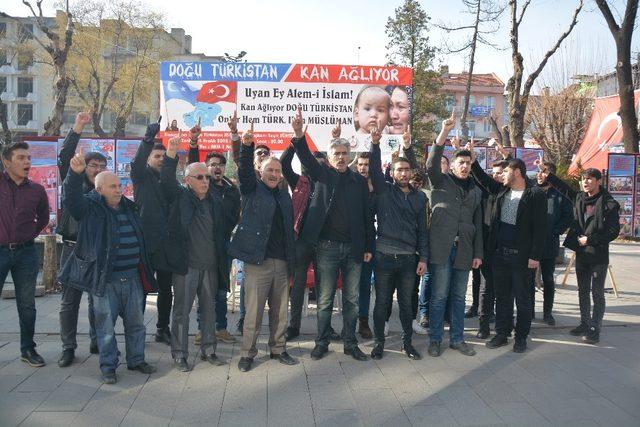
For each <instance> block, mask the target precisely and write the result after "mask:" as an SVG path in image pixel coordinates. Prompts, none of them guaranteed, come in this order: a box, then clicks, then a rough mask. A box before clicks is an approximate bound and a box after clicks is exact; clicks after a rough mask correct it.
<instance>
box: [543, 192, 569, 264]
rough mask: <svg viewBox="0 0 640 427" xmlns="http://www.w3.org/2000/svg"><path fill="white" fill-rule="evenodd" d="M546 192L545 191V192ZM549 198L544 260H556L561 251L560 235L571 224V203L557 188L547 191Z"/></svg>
mask: <svg viewBox="0 0 640 427" xmlns="http://www.w3.org/2000/svg"><path fill="white" fill-rule="evenodd" d="M543 191H544V190H543ZM545 194H546V196H547V238H546V240H545V242H544V252H543V255H542V258H545V259H555V258H556V257H557V256H558V252H559V249H560V235H561V234H563V233H564V232H565V231H566V230H567V228H568V227H569V225H570V224H571V218H572V216H573V214H572V210H571V203H570V202H569V201H568V200H567V199H566V198H564V197H563V196H562V194H560V192H559V191H558V190H556V189H555V188H549V189H547V190H546V191H545Z"/></svg>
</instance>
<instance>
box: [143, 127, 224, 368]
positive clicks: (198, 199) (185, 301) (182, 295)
mask: <svg viewBox="0 0 640 427" xmlns="http://www.w3.org/2000/svg"><path fill="white" fill-rule="evenodd" d="M179 144H180V139H179V138H174V139H171V140H170V141H169V147H168V148H167V152H166V154H165V158H164V160H163V163H162V169H161V170H160V182H161V184H162V190H163V192H164V195H165V197H166V199H167V201H168V202H169V203H170V204H171V209H170V213H169V221H168V224H167V230H166V233H165V235H164V237H163V240H162V243H161V247H160V249H158V252H156V257H157V258H156V261H158V264H159V265H163V266H164V268H166V270H167V271H171V272H172V273H173V291H174V300H173V313H172V319H171V355H172V357H173V361H174V366H175V367H176V369H177V370H178V371H181V372H187V371H189V370H190V369H191V367H190V366H189V364H188V363H187V360H188V358H189V342H188V339H189V313H190V312H191V308H192V307H193V301H194V299H195V297H196V295H197V296H198V301H199V304H200V318H201V329H202V338H201V342H200V359H201V360H203V361H207V362H209V363H211V364H212V365H216V366H219V365H222V364H223V363H224V362H222V361H221V360H220V359H218V357H217V356H216V336H215V331H214V323H215V304H214V296H215V294H216V292H217V290H218V277H219V273H220V272H221V271H226V274H229V273H228V267H227V266H228V262H227V249H226V245H225V242H227V241H228V238H229V233H230V230H229V227H227V226H226V221H225V220H224V214H223V212H222V202H221V200H220V197H219V196H218V194H217V193H214V192H211V191H209V184H210V180H211V174H210V172H209V170H208V168H207V166H206V165H205V164H204V163H191V164H190V165H188V166H187V168H186V170H185V177H184V182H185V184H186V186H184V187H183V186H181V185H179V184H178V180H177V179H176V168H177V166H178V156H177V152H178V147H179Z"/></svg>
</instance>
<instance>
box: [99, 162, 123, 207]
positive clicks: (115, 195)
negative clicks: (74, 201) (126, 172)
mask: <svg viewBox="0 0 640 427" xmlns="http://www.w3.org/2000/svg"><path fill="white" fill-rule="evenodd" d="M95 186H96V191H97V192H98V194H100V195H101V196H102V197H104V199H105V201H106V202H107V205H109V206H110V207H112V208H116V207H117V206H118V205H119V204H120V200H121V199H122V188H121V185H120V177H119V176H118V175H116V174H115V173H113V172H109V171H103V172H100V173H98V174H97V175H96V177H95Z"/></svg>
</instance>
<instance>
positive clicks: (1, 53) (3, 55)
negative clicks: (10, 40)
mask: <svg viewBox="0 0 640 427" xmlns="http://www.w3.org/2000/svg"><path fill="white" fill-rule="evenodd" d="M5 64H9V58H8V57H7V51H6V50H4V49H0V67H2V66H3V65H5Z"/></svg>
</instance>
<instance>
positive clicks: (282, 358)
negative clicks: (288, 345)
mask: <svg viewBox="0 0 640 427" xmlns="http://www.w3.org/2000/svg"><path fill="white" fill-rule="evenodd" d="M269 357H270V358H271V359H277V360H278V361H279V362H280V363H282V364H283V365H297V364H298V361H297V360H296V359H294V358H293V357H291V356H290V355H289V353H287V352H286V351H285V352H282V353H280V354H273V353H272V354H271V355H270V356H269Z"/></svg>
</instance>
